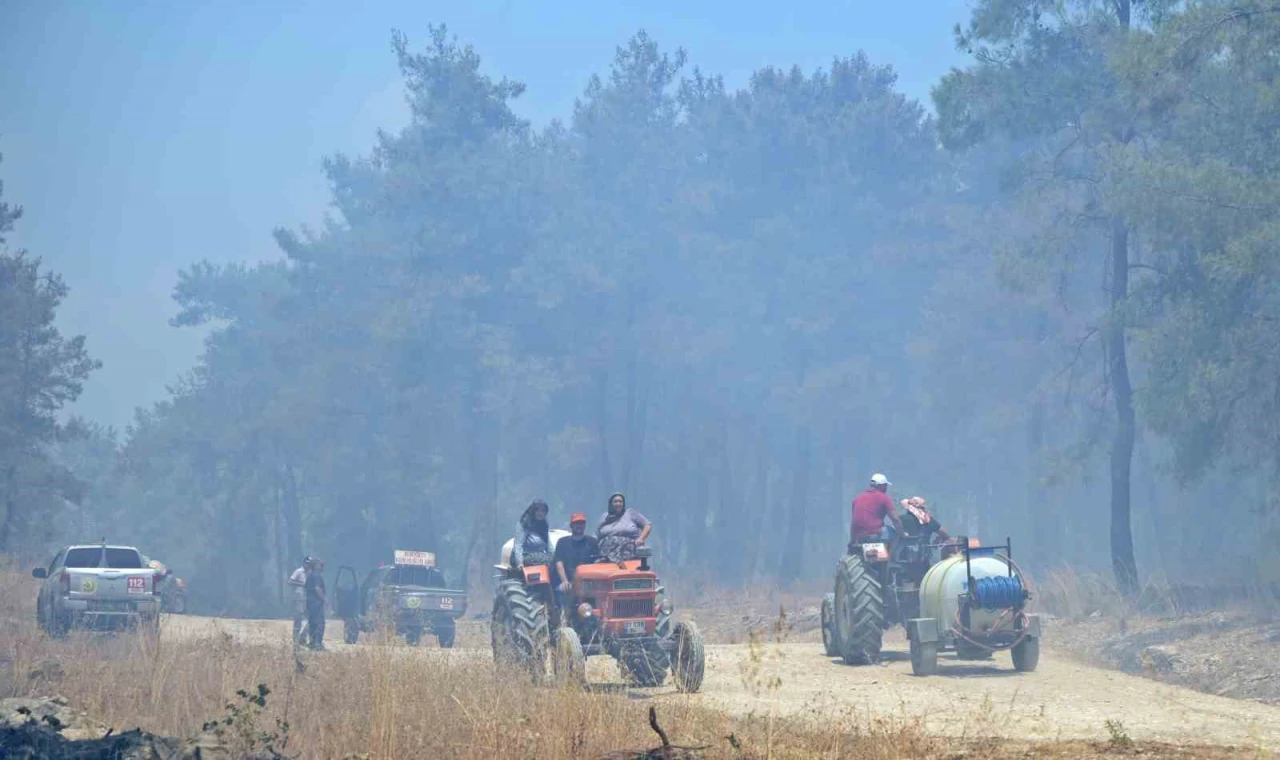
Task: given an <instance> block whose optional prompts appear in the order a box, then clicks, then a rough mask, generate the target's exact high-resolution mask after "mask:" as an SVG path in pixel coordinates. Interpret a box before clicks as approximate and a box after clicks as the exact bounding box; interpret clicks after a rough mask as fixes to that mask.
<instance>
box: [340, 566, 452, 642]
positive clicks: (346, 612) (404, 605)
mask: <svg viewBox="0 0 1280 760" xmlns="http://www.w3.org/2000/svg"><path fill="white" fill-rule="evenodd" d="M334 606H335V612H336V613H337V617H339V618H341V619H342V621H343V638H344V639H345V640H346V642H347V643H348V644H355V643H356V642H357V641H359V639H360V634H361V633H362V632H363V633H369V632H372V631H374V630H377V629H378V628H379V627H380V626H394V627H395V633H396V635H397V636H403V637H404V639H405V641H406V642H407V643H408V644H409V645H410V646H417V644H418V643H419V642H421V641H422V636H423V634H424V633H431V634H433V635H434V636H435V637H436V640H437V641H439V642H440V646H441V647H443V648H446V649H447V648H449V647H452V646H453V642H454V637H455V634H456V630H457V629H456V624H455V621H457V619H458V618H460V617H462V615H463V614H464V613H466V611H467V594H466V592H464V591H458V590H454V589H450V588H449V587H448V581H447V580H446V579H445V576H444V573H442V572H441V571H440V569H439V568H437V567H436V566H435V555H434V554H431V553H430V552H410V551H403V550H399V549H397V550H396V552H395V561H394V562H393V563H392V564H390V565H380V566H379V567H377V568H375V569H373V570H371V571H370V572H369V574H368V575H367V576H365V579H364V582H363V583H359V584H357V576H356V571H355V568H352V567H350V566H346V565H344V566H342V567H339V568H338V575H337V578H336V579H335V581H334Z"/></svg>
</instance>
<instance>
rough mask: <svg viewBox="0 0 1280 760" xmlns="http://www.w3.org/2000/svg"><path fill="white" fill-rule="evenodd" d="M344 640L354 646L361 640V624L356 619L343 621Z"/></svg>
mask: <svg viewBox="0 0 1280 760" xmlns="http://www.w3.org/2000/svg"><path fill="white" fill-rule="evenodd" d="M342 640H343V641H345V642H347V643H348V644H354V643H356V642H357V641H359V640H360V623H359V622H358V621H356V620H355V618H346V619H344V620H343V621H342Z"/></svg>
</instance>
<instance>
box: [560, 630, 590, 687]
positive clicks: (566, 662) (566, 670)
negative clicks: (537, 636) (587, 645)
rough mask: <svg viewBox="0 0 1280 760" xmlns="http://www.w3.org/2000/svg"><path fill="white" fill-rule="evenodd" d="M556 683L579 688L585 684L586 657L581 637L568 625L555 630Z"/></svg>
mask: <svg viewBox="0 0 1280 760" xmlns="http://www.w3.org/2000/svg"><path fill="white" fill-rule="evenodd" d="M552 666H553V667H554V668H555V674H556V685H557V686H567V687H570V688H576V689H580V688H582V687H583V686H586V684H587V657H586V655H584V654H583V653H582V639H581V638H579V637H578V632H577V631H575V630H573V629H572V628H569V627H567V626H566V627H564V628H560V629H559V630H557V631H556V647H555V655H554V656H553V657H552Z"/></svg>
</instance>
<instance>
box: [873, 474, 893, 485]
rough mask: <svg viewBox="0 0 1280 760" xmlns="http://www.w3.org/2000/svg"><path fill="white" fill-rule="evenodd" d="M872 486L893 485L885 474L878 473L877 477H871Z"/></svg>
mask: <svg viewBox="0 0 1280 760" xmlns="http://www.w3.org/2000/svg"><path fill="white" fill-rule="evenodd" d="M871 485H873V486H887V485H891V484H890V483H889V479H888V478H886V477H885V476H884V474H883V473H879V472H877V473H876V474H875V475H872V476H871Z"/></svg>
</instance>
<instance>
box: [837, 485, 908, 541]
mask: <svg viewBox="0 0 1280 760" xmlns="http://www.w3.org/2000/svg"><path fill="white" fill-rule="evenodd" d="M888 490H889V479H888V478H886V477H885V476H884V475H881V474H880V473H878V472H877V473H876V474H875V475H872V476H871V485H870V486H869V487H868V488H867V490H865V491H863V492H862V493H860V494H858V496H857V498H855V499H854V500H853V524H852V525H850V526H849V542H850V543H853V542H854V541H858V540H863V539H868V538H883V537H884V518H885V516H886V515H888V517H889V519H890V520H892V521H893V527H894V528H896V529H897V531H898V533H902V520H901V519H900V518H899V517H898V513H897V511H896V510H895V509H894V507H893V499H890V498H889V495H888V494H887V493H886V491H888Z"/></svg>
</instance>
